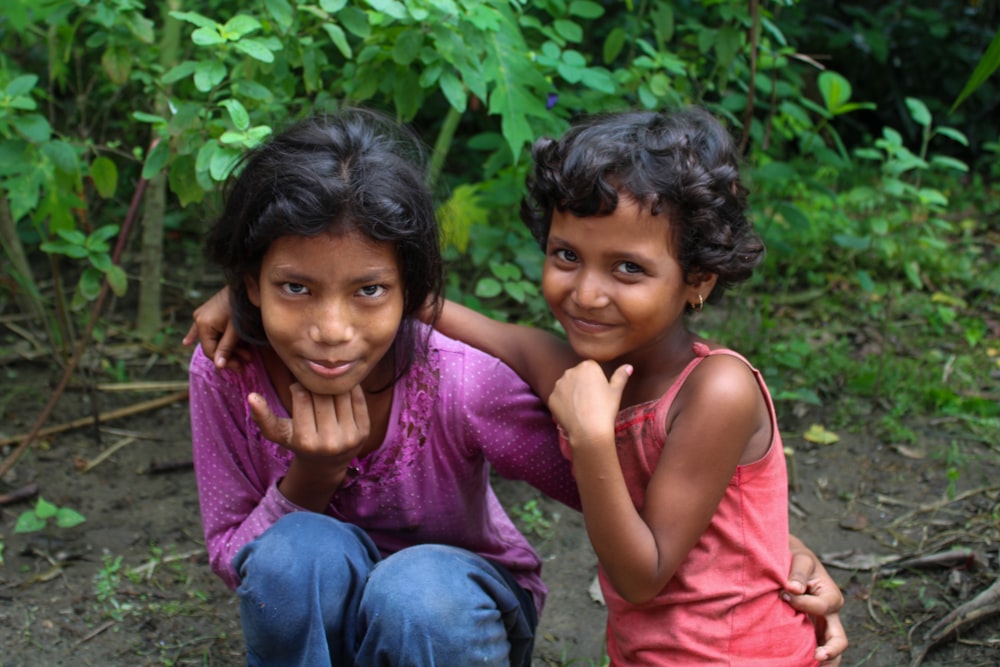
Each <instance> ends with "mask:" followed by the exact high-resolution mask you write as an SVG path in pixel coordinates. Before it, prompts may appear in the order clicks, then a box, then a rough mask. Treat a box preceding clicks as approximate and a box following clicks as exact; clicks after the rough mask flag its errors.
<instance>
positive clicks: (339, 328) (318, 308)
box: [309, 299, 354, 345]
mask: <svg viewBox="0 0 1000 667" xmlns="http://www.w3.org/2000/svg"><path fill="white" fill-rule="evenodd" d="M353 336H354V324H353V322H352V320H351V313H350V309H349V308H347V307H346V306H345V305H344V304H343V303H342V302H341V301H340V300H339V299H327V300H324V301H322V302H320V303H317V304H316V305H315V307H314V308H313V309H312V312H311V313H310V322H309V339H310V340H312V341H313V342H314V343H320V344H322V345H339V344H341V343H344V342H347V341H348V340H350V339H351V338H352V337H353Z"/></svg>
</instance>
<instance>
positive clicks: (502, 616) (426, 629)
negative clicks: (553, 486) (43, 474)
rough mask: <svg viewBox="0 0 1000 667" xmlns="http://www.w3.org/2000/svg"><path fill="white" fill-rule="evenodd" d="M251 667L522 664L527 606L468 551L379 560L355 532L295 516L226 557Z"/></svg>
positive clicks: (439, 549) (514, 588)
mask: <svg viewBox="0 0 1000 667" xmlns="http://www.w3.org/2000/svg"><path fill="white" fill-rule="evenodd" d="M233 565H234V567H235V568H236V571H237V572H239V575H240V578H241V584H240V586H239V588H238V590H237V593H238V595H239V598H240V618H241V621H242V624H243V635H244V637H245V639H246V643H247V664H248V665H250V666H253V667H255V666H257V665H268V666H269V667H270V666H279V665H281V666H284V665H289V666H290V665H303V666H308V667H319V666H322V665H337V666H338V667H339V666H350V665H357V666H358V667H381V666H386V667H388V666H393V667H396V666H399V667H402V666H407V667H409V666H412V667H417V666H420V667H431V666H434V667H470V666H471V665H484V666H487V667H489V666H496V667H508V666H510V667H529V665H530V664H531V650H532V647H533V643H534V631H535V625H536V623H537V618H536V613H535V608H534V604H533V603H532V600H531V596H530V595H528V594H527V593H526V592H525V591H524V590H523V589H522V588H521V587H520V586H518V585H517V583H516V582H515V581H514V579H513V577H512V576H511V575H510V574H509V573H508V572H507V571H506V570H505V569H504V568H503V567H501V566H498V565H495V564H493V563H491V562H489V561H488V560H486V559H484V558H483V557H481V556H479V555H477V554H475V553H472V552H470V551H467V550H464V549H460V548H457V547H451V546H446V545H438V544H428V545H419V546H414V547H410V548H407V549H404V550H402V551H399V552H397V553H395V554H392V555H390V556H388V557H387V558H385V559H381V558H380V556H379V553H378V550H377V549H376V548H375V545H374V543H373V542H372V541H371V539H370V538H369V537H368V536H367V535H366V534H365V532H364V531H362V530H361V529H360V528H358V527H356V526H353V525H351V524H346V523H343V522H340V521H338V520H336V519H334V518H332V517H329V516H325V515H322V514H314V513H311V512H296V513H293V514H289V515H287V516H285V517H283V518H281V519H279V520H278V522H277V523H275V524H274V525H273V526H271V528H270V529H268V530H267V531H266V532H265V533H264V534H263V535H261V536H260V537H259V538H257V539H256V540H254V541H253V542H251V543H250V544H248V545H247V546H245V547H244V548H243V549H242V550H241V551H240V552H239V553H238V554H237V556H236V558H235V559H234V560H233Z"/></svg>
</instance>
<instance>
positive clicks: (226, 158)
mask: <svg viewBox="0 0 1000 667" xmlns="http://www.w3.org/2000/svg"><path fill="white" fill-rule="evenodd" d="M240 153H241V152H240V151H238V150H235V149H232V148H227V147H222V146H220V147H219V149H218V150H217V151H215V152H214V153H213V154H212V161H211V163H210V164H209V167H208V170H209V173H210V174H211V175H212V178H213V179H215V180H216V181H224V180H226V176H228V175H229V170H230V169H232V168H233V165H234V164H236V160H237V159H238V158H239V157H240Z"/></svg>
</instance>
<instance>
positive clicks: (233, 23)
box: [220, 14, 260, 42]
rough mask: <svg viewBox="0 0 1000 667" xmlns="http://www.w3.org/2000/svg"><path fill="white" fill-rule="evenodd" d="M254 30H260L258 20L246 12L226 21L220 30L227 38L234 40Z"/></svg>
mask: <svg viewBox="0 0 1000 667" xmlns="http://www.w3.org/2000/svg"><path fill="white" fill-rule="evenodd" d="M254 30H260V21H258V20H257V19H255V18H254V17H252V16H247V15H246V14H237V15H236V16H234V17H233V18H231V19H229V20H228V21H226V23H225V25H223V26H222V30H221V31H220V32H221V33H222V35H223V36H224V37H225V38H226V39H227V40H229V41H231V42H235V41H237V40H238V39H240V38H241V37H243V35H246V34H249V33H251V32H253V31H254Z"/></svg>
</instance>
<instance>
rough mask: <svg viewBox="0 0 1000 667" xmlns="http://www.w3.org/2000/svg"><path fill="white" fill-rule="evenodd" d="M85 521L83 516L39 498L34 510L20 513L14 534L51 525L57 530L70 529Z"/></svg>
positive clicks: (29, 531)
mask: <svg viewBox="0 0 1000 667" xmlns="http://www.w3.org/2000/svg"><path fill="white" fill-rule="evenodd" d="M84 521H86V519H85V518H84V516H83V515H82V514H80V513H79V512H77V511H76V510H74V509H72V508H69V507H56V506H55V505H53V504H52V503H50V502H49V501H47V500H45V499H44V498H41V497H40V498H39V499H38V502H37V503H35V507H34V509H30V510H27V511H25V512H22V513H21V515H20V516H18V517H17V523H15V524H14V532H15V533H33V532H37V531H40V530H45V529H47V528H49V527H50V526H52V525H55V526H56V527H58V528H72V527H73V526H78V525H80V524H81V523H83V522H84Z"/></svg>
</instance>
